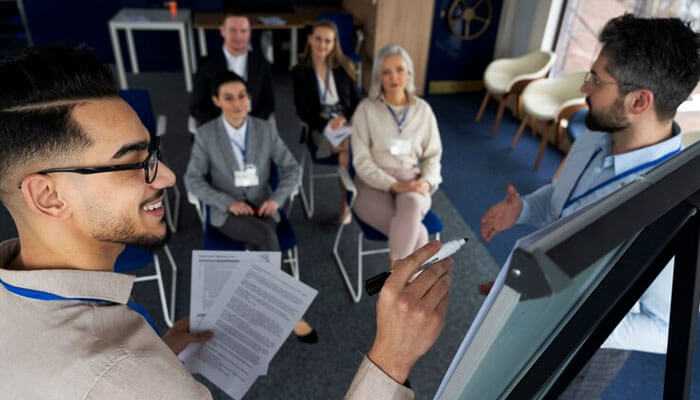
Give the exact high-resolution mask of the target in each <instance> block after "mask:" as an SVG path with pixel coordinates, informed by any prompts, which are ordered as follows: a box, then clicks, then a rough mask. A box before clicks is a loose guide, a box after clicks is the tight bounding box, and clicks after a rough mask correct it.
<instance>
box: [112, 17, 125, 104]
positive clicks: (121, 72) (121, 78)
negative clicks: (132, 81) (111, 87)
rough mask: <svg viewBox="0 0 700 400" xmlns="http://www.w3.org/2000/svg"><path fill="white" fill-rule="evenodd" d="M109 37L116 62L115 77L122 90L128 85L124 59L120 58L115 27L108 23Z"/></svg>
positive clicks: (119, 47) (120, 49) (120, 53)
mask: <svg viewBox="0 0 700 400" xmlns="http://www.w3.org/2000/svg"><path fill="white" fill-rule="evenodd" d="M109 37H110V38H111V39H112V51H114V62H115V64H117V79H118V80H119V88H120V89H122V90H124V89H128V88H129V86H128V85H127V84H126V73H125V72H124V60H122V48H121V46H120V45H119V35H118V34H117V28H115V27H114V26H112V25H111V24H110V25H109Z"/></svg>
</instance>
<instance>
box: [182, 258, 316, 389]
mask: <svg viewBox="0 0 700 400" xmlns="http://www.w3.org/2000/svg"><path fill="white" fill-rule="evenodd" d="M316 294H317V292H316V290H314V289H312V288H310V287H308V286H306V285H305V284H303V283H301V282H299V281H297V280H295V279H294V278H292V277H291V276H289V275H287V274H286V273H284V272H282V271H281V270H280V254H279V253H276V252H216V251H194V252H193V255H192V298H191V320H192V329H193V330H197V329H200V330H203V329H209V330H212V331H213V332H214V338H213V339H211V340H210V341H209V342H207V343H206V344H205V345H202V346H200V347H199V348H197V349H192V350H190V349H189V348H188V350H189V351H188V353H189V354H187V355H185V364H186V366H187V367H188V369H189V370H190V371H191V372H193V373H201V374H202V375H204V376H205V377H206V378H207V379H209V380H210V381H211V382H212V383H214V384H216V385H217V386H219V387H220V388H221V389H222V390H224V391H225V392H226V393H227V394H228V395H229V396H231V397H233V398H235V399H240V398H242V397H243V396H244V395H245V393H246V392H247V391H248V389H249V388H250V386H251V385H252V384H253V383H254V382H255V380H256V379H257V377H258V376H260V375H265V374H266V373H267V367H268V364H269V363H270V361H271V360H272V357H274V355H275V354H276V353H277V350H279V348H280V347H281V346H282V343H284V341H285V340H286V339H287V337H288V336H289V333H290V332H291V331H292V328H293V327H294V324H295V323H296V322H297V321H298V320H299V319H301V317H302V315H303V314H304V312H305V311H306V309H307V308H308V307H309V305H310V304H311V301H312V300H313V299H314V297H315V296H316ZM181 358H183V357H181Z"/></svg>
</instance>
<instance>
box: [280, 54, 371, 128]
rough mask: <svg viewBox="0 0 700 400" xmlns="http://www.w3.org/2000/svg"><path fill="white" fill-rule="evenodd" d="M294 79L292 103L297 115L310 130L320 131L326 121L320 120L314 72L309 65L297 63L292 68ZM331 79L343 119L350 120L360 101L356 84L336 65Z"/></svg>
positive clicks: (319, 102) (319, 98) (319, 104)
mask: <svg viewBox="0 0 700 400" xmlns="http://www.w3.org/2000/svg"><path fill="white" fill-rule="evenodd" d="M292 79H293V81H294V105H295V106H296V109H297V115H298V116H299V118H300V119H301V120H302V121H304V122H305V123H306V124H307V125H309V128H310V129H311V130H317V131H320V130H322V129H323V128H324V125H325V123H326V121H322V120H321V96H320V95H319V93H318V82H317V80H316V72H314V69H313V67H311V66H309V65H302V64H297V65H296V66H295V67H294V68H293V69H292ZM333 79H334V80H335V87H336V89H337V90H338V102H339V103H340V105H341V106H342V109H343V115H344V116H345V119H346V120H348V121H350V120H351V119H352V114H353V113H354V112H355V108H357V103H359V101H360V97H359V94H358V92H357V86H356V85H355V81H353V80H352V79H351V78H350V77H349V76H348V74H347V72H345V70H344V69H343V68H342V67H340V66H338V67H335V68H333Z"/></svg>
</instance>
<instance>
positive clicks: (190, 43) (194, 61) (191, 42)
mask: <svg viewBox="0 0 700 400" xmlns="http://www.w3.org/2000/svg"><path fill="white" fill-rule="evenodd" d="M185 29H187V46H188V47H189V48H190V60H191V61H192V72H197V51H196V50H195V48H194V33H193V32H192V25H190V24H187V25H186V26H185Z"/></svg>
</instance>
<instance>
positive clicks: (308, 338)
mask: <svg viewBox="0 0 700 400" xmlns="http://www.w3.org/2000/svg"><path fill="white" fill-rule="evenodd" d="M294 336H296V337H297V340H298V341H300V342H302V343H306V344H316V343H318V333H316V330H315V329H314V330H312V331H311V332H309V333H307V334H306V335H304V336H299V335H297V334H296V333H295V334H294Z"/></svg>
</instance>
